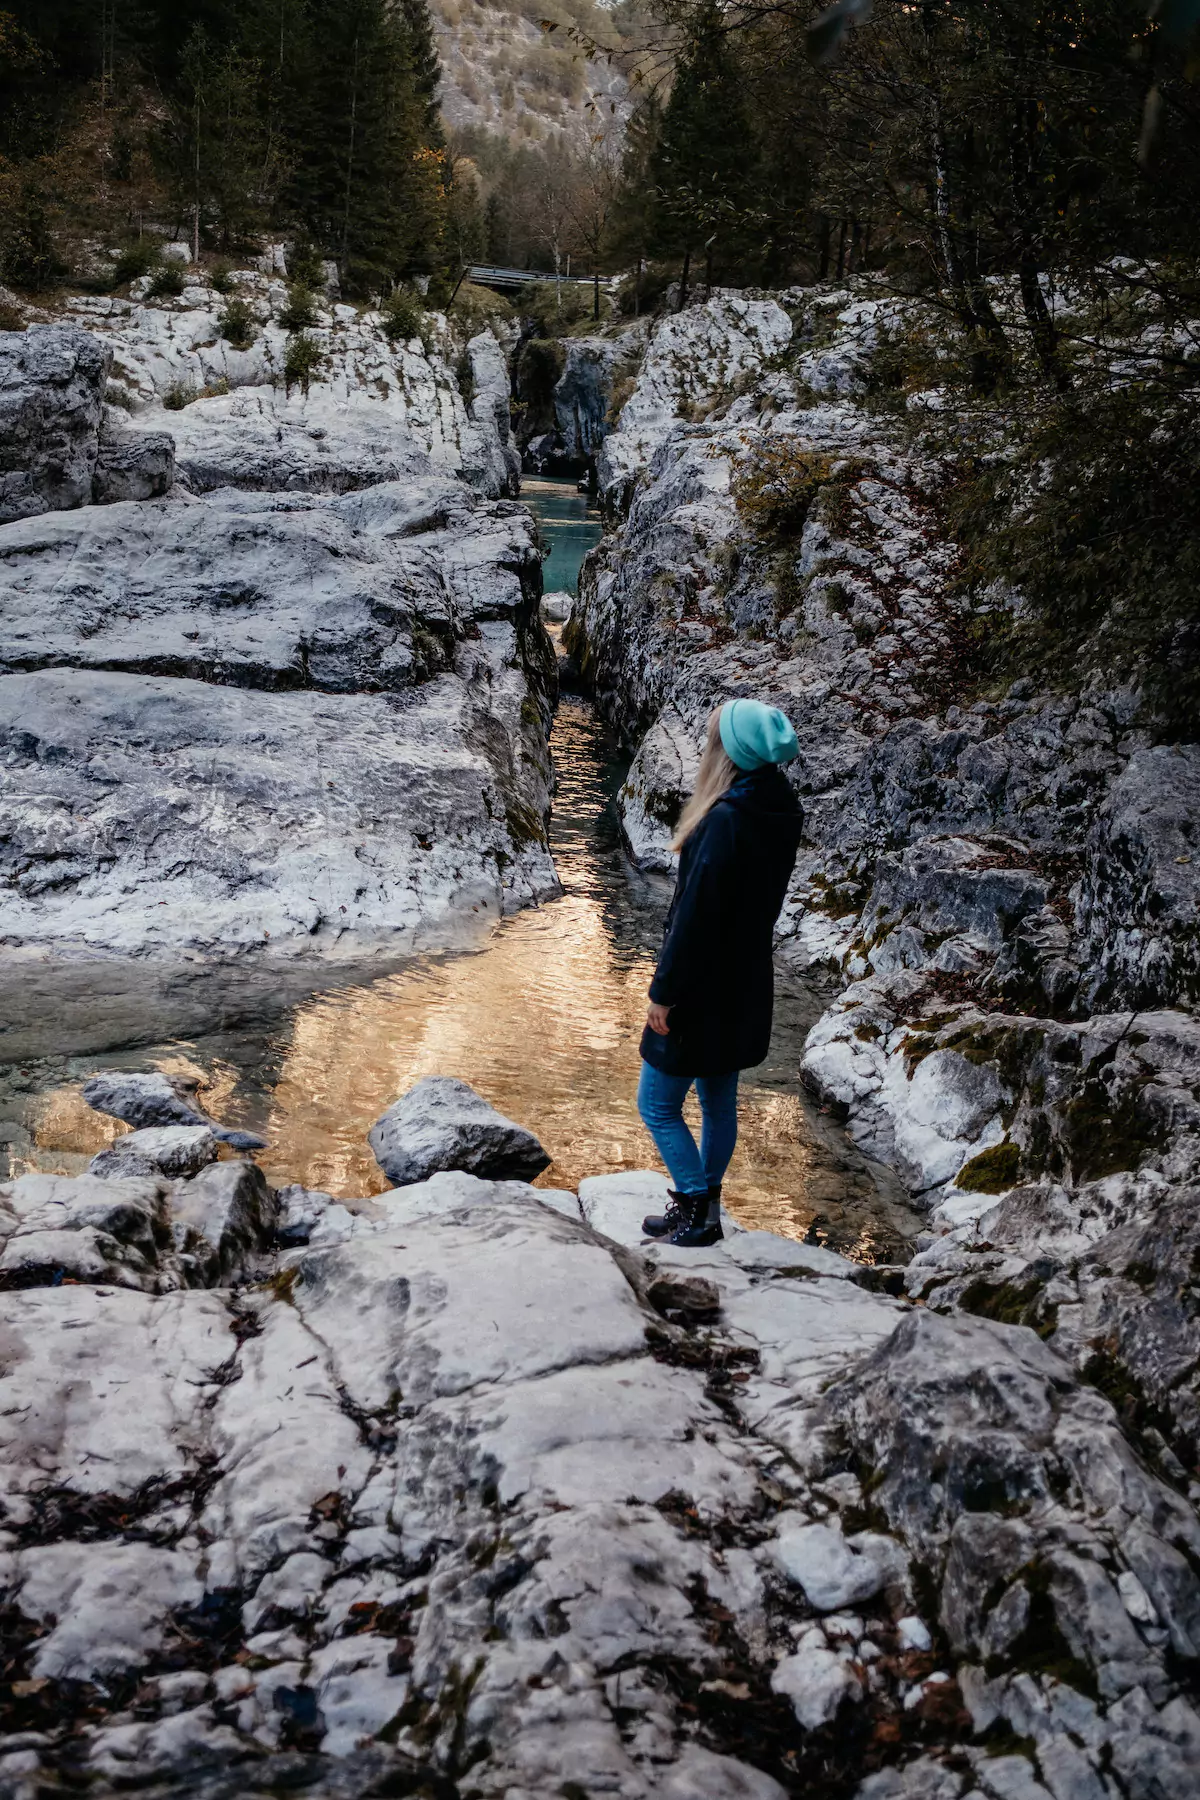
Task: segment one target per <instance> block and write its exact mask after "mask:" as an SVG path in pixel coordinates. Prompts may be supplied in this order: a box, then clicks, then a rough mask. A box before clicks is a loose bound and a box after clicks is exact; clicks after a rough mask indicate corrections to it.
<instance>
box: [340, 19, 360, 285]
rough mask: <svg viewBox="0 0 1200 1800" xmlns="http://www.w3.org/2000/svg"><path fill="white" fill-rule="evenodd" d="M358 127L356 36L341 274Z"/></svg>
mask: <svg viewBox="0 0 1200 1800" xmlns="http://www.w3.org/2000/svg"><path fill="white" fill-rule="evenodd" d="M357 125H358V34H357V32H356V33H355V36H354V63H353V70H352V74H351V77H350V137H349V141H348V143H347V146H346V201H345V206H344V208H343V211H342V273H343V275H344V274H345V272H346V259H347V255H348V246H349V243H350V194H351V190H352V184H353V181H354V137H355V131H356V129H357Z"/></svg>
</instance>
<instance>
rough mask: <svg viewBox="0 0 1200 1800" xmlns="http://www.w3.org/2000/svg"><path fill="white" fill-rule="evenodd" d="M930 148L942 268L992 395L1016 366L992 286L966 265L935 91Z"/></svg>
mask: <svg viewBox="0 0 1200 1800" xmlns="http://www.w3.org/2000/svg"><path fill="white" fill-rule="evenodd" d="M927 121H928V126H929V152H930V163H931V166H932V171H933V213H934V221H935V228H936V231H937V237H938V244H939V246H940V249H941V254H942V266H943V268H944V269H945V272H946V282H947V285H948V286H949V289H950V297H951V304H952V306H953V308H954V311H955V313H956V314H957V315H958V319H959V323H960V324H961V325H962V328H963V330H964V331H965V332H966V334H967V336H968V338H970V339H971V340H972V342H973V349H972V351H971V383H972V386H974V387H977V388H979V389H980V390H981V391H982V392H984V393H991V391H992V390H993V388H995V386H996V384H997V382H998V381H999V380H1000V379H1001V377H1002V376H1003V375H1004V374H1006V373H1007V371H1008V370H1009V368H1011V366H1012V353H1011V351H1010V349H1009V345H1008V339H1007V338H1006V337H1005V335H1004V327H1003V326H1002V325H1001V323H1000V321H999V319H998V318H997V317H996V313H995V309H994V308H993V306H992V302H991V299H990V298H989V295H988V291H987V288H986V286H985V284H984V282H983V280H982V279H981V277H980V275H979V273H978V269H976V270H975V271H974V272H973V273H972V274H971V275H968V272H967V270H966V268H965V267H964V265H963V258H962V251H961V248H960V246H959V242H958V230H957V225H956V221H955V215H954V208H953V205H952V204H951V192H950V159H949V156H948V154H947V150H946V140H945V136H944V133H943V130H942V114H941V104H940V102H939V100H938V97H937V95H936V94H931V95H930V96H929V100H928V104H927Z"/></svg>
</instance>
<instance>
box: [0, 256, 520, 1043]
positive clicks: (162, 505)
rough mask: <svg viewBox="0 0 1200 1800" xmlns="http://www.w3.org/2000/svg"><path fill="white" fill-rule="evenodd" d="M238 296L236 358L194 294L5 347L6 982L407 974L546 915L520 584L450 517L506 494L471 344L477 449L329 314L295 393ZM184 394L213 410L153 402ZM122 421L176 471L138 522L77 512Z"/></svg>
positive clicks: (249, 284) (353, 329)
mask: <svg viewBox="0 0 1200 1800" xmlns="http://www.w3.org/2000/svg"><path fill="white" fill-rule="evenodd" d="M242 287H243V289H244V290H245V292H246V293H248V294H249V295H250V296H251V299H252V300H253V301H254V303H255V304H256V305H258V306H259V309H260V313H261V318H260V324H259V335H258V338H257V340H256V342H255V344H254V346H253V347H252V349H250V350H249V351H244V352H242V351H234V350H232V349H231V348H230V347H229V346H228V344H227V343H225V341H224V340H223V339H221V338H220V337H219V335H218V329H217V324H216V320H215V317H214V311H215V308H216V306H217V304H218V297H217V296H215V295H212V294H211V293H209V292H207V291H205V292H201V291H199V290H191V289H185V291H184V294H183V296H182V299H181V300H180V301H179V302H174V301H168V302H165V303H164V304H162V305H155V304H152V303H149V302H147V303H145V304H142V303H134V302H113V301H97V300H93V299H86V298H85V299H81V300H80V301H78V302H76V303H75V305H74V308H73V309H72V310H73V311H75V312H76V313H78V314H80V315H81V316H85V317H87V318H88V319H89V321H90V323H91V324H92V325H93V326H94V327H95V332H94V334H93V335H89V334H87V333H84V332H83V331H81V330H79V329H78V328H77V327H67V328H61V327H55V326H44V327H34V328H32V329H30V330H29V331H28V332H25V333H11V334H6V335H4V336H3V337H0V368H2V369H3V370H4V371H5V378H4V385H3V389H2V391H3V395H4V404H5V405H6V406H7V407H8V409H9V412H10V413H11V415H12V417H14V418H17V419H20V420H23V421H24V422H25V426H26V427H28V429H25V430H24V435H23V436H21V437H20V438H17V439H13V438H10V440H9V444H8V454H9V457H10V460H12V459H13V458H15V459H16V460H17V461H20V462H22V463H23V464H24V469H23V471H17V473H16V475H15V476H14V479H13V481H12V482H10V487H11V491H12V493H13V494H14V495H15V496H16V510H17V511H18V512H23V513H26V514H32V515H34V516H26V517H18V518H15V519H13V520H11V522H10V523H8V524H6V525H0V745H2V746H3V748H2V750H0V818H2V824H0V896H2V906H0V936H2V937H3V940H4V942H5V943H6V944H7V945H8V947H9V949H10V951H11V952H12V953H13V954H14V956H16V957H17V960H18V961H20V962H21V963H22V966H23V967H27V968H29V969H32V968H33V963H37V964H38V965H39V966H40V964H41V963H43V962H44V961H45V957H46V955H47V953H50V954H52V956H53V957H54V958H55V959H57V960H61V959H64V958H65V959H70V958H71V957H80V956H82V957H85V958H86V957H89V956H95V955H97V954H103V955H109V956H111V955H114V954H116V955H120V956H122V957H137V958H150V959H168V960H169V959H175V960H178V959H180V958H192V959H194V958H202V959H203V958H208V957H216V958H228V957H230V956H236V955H241V954H243V953H245V952H248V951H251V950H257V951H258V952H259V954H260V957H261V956H263V955H266V956H270V957H272V958H284V959H287V958H291V959H293V960H294V959H296V958H300V959H302V960H304V959H307V960H312V961H314V962H319V961H320V960H322V959H324V958H327V957H329V956H335V957H341V956H344V955H348V954H351V953H353V954H355V955H357V954H359V953H362V954H364V955H365V954H372V953H375V952H378V951H379V950H381V949H383V950H390V951H402V950H406V949H409V948H412V947H414V946H415V945H417V944H421V943H425V942H428V941H431V940H437V939H438V938H439V937H444V936H445V935H446V934H447V933H451V934H453V933H455V932H457V931H459V930H461V929H462V928H463V921H464V919H465V920H472V921H478V920H479V919H481V918H483V917H485V916H487V915H488V914H490V915H491V916H493V917H495V916H496V915H497V914H498V913H499V912H500V911H501V910H502V909H503V908H507V907H512V906H516V905H520V904H523V903H525V902H527V901H528V900H529V899H531V898H533V897H535V896H536V895H538V894H541V893H546V892H550V891H553V888H554V886H555V880H554V872H553V867H552V865H551V863H550V859H549V856H548V852H547V850H546V846H545V820H546V813H547V808H548V796H549V780H550V771H549V762H548V754H547V750H546V734H547V730H548V726H549V719H550V709H551V705H552V696H553V687H554V663H553V655H552V651H551V649H550V646H549V641H548V639H547V638H546V637H545V634H544V631H543V629H542V627H541V624H540V621H539V618H538V612H537V607H538V600H539V597H540V593H541V568H540V560H539V556H538V552H537V548H536V545H535V543H534V539H533V534H532V529H531V524H530V520H529V516H528V514H527V513H526V512H525V510H524V509H523V508H521V507H518V506H516V505H513V504H512V503H511V502H509V501H507V500H504V499H497V498H481V497H480V496H479V493H478V491H477V490H478V489H480V488H482V489H483V490H484V492H485V494H492V495H494V494H496V493H497V492H499V491H502V490H503V489H504V488H506V487H507V486H508V485H510V483H511V480H512V478H513V477H512V464H513V461H514V458H513V454H512V452H511V450H510V449H509V447H508V444H507V439H506V432H507V421H506V419H504V420H502V419H501V417H500V415H499V413H498V412H497V409H496V408H495V406H494V404H491V402H490V398H489V395H490V390H489V389H488V386H487V379H488V378H489V377H494V376H495V372H496V371H495V368H494V367H493V366H492V365H493V364H497V363H498V364H499V365H500V366H501V367H502V358H501V357H500V353H499V350H498V347H497V346H496V345H495V344H494V341H493V340H491V339H490V337H488V336H487V334H484V336H483V337H482V338H479V339H476V340H475V341H474V343H473V345H472V346H471V348H470V354H471V357H472V360H473V363H474V364H476V365H478V367H479V371H480V375H479V380H478V385H477V390H476V396H475V402H474V405H475V410H476V413H477V419H476V420H475V421H473V420H472V419H470V418H469V417H468V415H467V412H466V410H465V407H464V403H463V400H462V397H461V395H460V394H459V392H458V389H457V387H456V386H455V384H454V380H453V377H452V376H451V374H450V371H449V369H448V367H447V365H446V363H445V362H444V361H443V360H442V358H441V357H440V355H439V354H438V353H437V352H436V351H434V352H432V353H431V354H427V353H426V352H425V351H424V350H423V349H422V348H420V347H419V346H416V345H415V344H414V345H413V346H409V347H404V346H401V347H400V348H398V349H393V348H391V347H390V346H389V345H388V344H387V341H386V339H385V338H384V337H383V335H382V333H381V331H380V330H379V328H378V321H377V320H375V321H372V320H371V318H370V317H369V316H368V317H366V318H365V320H364V319H363V318H362V317H361V316H360V315H358V314H356V313H353V312H352V309H350V308H334V309H333V310H332V312H327V313H326V314H325V315H324V317H325V323H324V325H323V326H321V327H319V328H318V329H317V330H316V331H315V332H314V334H313V335H314V338H316V339H319V340H320V343H321V345H322V349H323V355H324V357H325V362H324V364H323V370H324V376H325V379H324V380H323V381H322V382H321V383H319V384H318V383H314V384H313V385H312V386H311V387H310V389H309V392H308V393H307V394H305V393H304V392H302V391H301V390H300V389H299V388H298V387H296V388H293V390H292V392H291V393H290V394H289V393H288V391H287V388H286V385H285V384H281V383H280V382H279V380H278V375H279V371H280V369H281V367H282V362H283V343H284V333H283V330H282V328H279V327H276V326H275V325H274V324H273V323H271V319H270V316H269V313H270V308H271V307H272V306H275V305H276V303H277V301H278V299H279V298H280V296H281V295H282V293H283V290H282V287H281V286H280V285H279V284H275V286H274V287H272V285H271V284H270V283H269V282H268V281H267V279H266V278H265V277H258V276H254V277H249V276H248V277H247V278H246V280H245V281H244V282H243V283H242ZM276 288H278V290H279V291H278V293H276V291H275V289H276ZM343 315H345V316H343ZM433 329H434V330H435V331H438V330H440V329H441V328H440V327H439V326H437V324H436V322H435V325H434V327H433ZM489 352H491V353H492V354H491V355H490V357H489ZM218 375H220V380H218ZM201 381H203V382H205V383H206V384H207V385H208V387H209V389H210V390H211V389H212V388H214V387H216V386H219V385H221V383H222V382H226V381H227V382H229V383H230V384H231V385H230V388H229V392H227V393H217V392H212V393H210V397H209V398H207V399H199V400H196V401H195V402H194V403H192V404H188V405H186V406H182V407H181V406H179V405H177V404H176V405H173V406H172V407H164V406H163V404H162V401H163V400H164V399H173V400H174V401H175V402H178V401H179V400H180V398H181V397H182V398H186V397H187V396H188V395H189V394H190V393H192V392H193V391H195V386H196V384H197V383H200V382H201ZM493 385H494V382H493ZM114 391H116V392H117V393H118V394H119V395H120V396H121V398H122V405H121V407H120V408H117V407H113V406H111V405H109V404H107V402H108V401H109V400H111V398H112V395H113V393H114ZM129 408H132V409H133V413H132V417H133V419H134V422H135V427H136V428H140V427H142V426H143V425H150V426H153V427H155V430H154V432H153V433H151V434H150V435H149V437H147V436H146V435H144V434H142V435H139V434H138V431H137V429H135V428H130V431H129V440H130V441H132V442H136V443H140V444H143V445H144V444H145V443H147V442H150V443H152V444H153V443H157V442H165V443H166V444H167V446H168V449H170V447H171V444H172V442H173V444H174V484H173V485H172V486H171V487H170V489H169V491H168V492H166V493H163V494H160V496H159V497H154V496H155V493H156V489H155V487H154V486H153V485H151V486H150V487H148V488H147V489H146V490H145V491H146V492H147V493H148V495H149V496H150V497H147V498H143V499H140V500H139V499H118V498H117V494H116V493H115V492H114V491H113V488H112V486H111V485H110V486H109V488H108V489H106V490H104V491H100V472H102V471H103V470H104V468H105V466H106V463H105V456H106V450H105V446H106V444H108V443H109V442H111V441H112V438H111V434H110V435H108V436H106V433H107V432H109V423H108V422H109V421H110V420H111V419H112V418H113V417H114V416H115V418H116V419H118V420H120V421H125V420H126V419H127V418H129V417H130V414H129ZM38 419H43V421H49V424H48V425H45V428H44V429H40V430H35V429H34V428H33V427H34V424H35V422H36V420H38ZM159 427H163V428H165V430H168V431H169V433H170V436H169V437H167V436H165V433H164V432H162V431H159V430H158V429H157V428H159ZM52 464H53V465H54V467H55V468H58V469H60V471H61V478H57V477H56V478H52V475H51V471H50V465H52ZM464 477H469V478H471V479H473V481H474V482H475V490H473V488H472V486H471V485H469V483H468V480H467V479H464ZM163 485H165V484H163ZM118 491H119V490H118ZM101 499H103V500H108V501H111V502H112V503H110V504H105V505H96V504H89V502H91V501H95V500H101ZM49 506H53V507H54V508H55V510H46V508H47V507H49ZM34 952H38V953H40V954H37V955H34V956H33V962H30V955H31V953H34ZM10 977H11V979H12V980H13V981H17V977H16V974H15V972H14V964H13V962H12V960H11V958H10ZM10 999H11V996H10ZM16 1010H18V1011H19V1010H20V1009H19V1007H18V1008H17V1009H16ZM11 1018H12V1013H11V1012H10V1022H11Z"/></svg>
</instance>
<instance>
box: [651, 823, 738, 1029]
mask: <svg viewBox="0 0 1200 1800" xmlns="http://www.w3.org/2000/svg"><path fill="white" fill-rule="evenodd" d="M725 811H726V809H725V808H724V807H721V808H714V810H713V811H712V812H710V813H709V814H708V817H707V818H706V819H704V820H703V822H702V823H701V824H700V825H699V826H698V827H697V829H696V832H695V835H694V836H693V838H692V840H691V842H690V843H689V845H688V847H687V848H688V850H689V851H690V855H685V856H684V857H683V858H682V859H681V861H680V868H679V885H678V886H677V888H676V890H675V900H674V903H673V905H672V907H671V914H670V917H669V918H668V920H667V928H666V932H665V934H664V936H663V946H662V949H661V951H660V952H659V957H658V967H657V968H656V969H655V971H654V980H653V981H652V982H651V983H650V998H651V1000H653V1001H654V1002H655V1003H656V1005H659V1006H676V1005H678V1004H679V1002H680V1001H681V1000H684V999H686V998H687V997H688V996H689V995H690V994H692V993H694V992H695V990H696V989H697V988H700V987H702V986H703V985H704V982H705V979H706V977H707V976H709V975H711V968H712V957H713V955H714V954H715V953H716V952H717V951H718V949H719V947H720V942H721V935H722V933H721V921H722V916H723V914H724V912H725V893H726V887H727V883H728V879H729V866H730V856H729V851H730V845H729V842H728V837H729V832H728V829H727V824H726V820H725V817H724V814H725Z"/></svg>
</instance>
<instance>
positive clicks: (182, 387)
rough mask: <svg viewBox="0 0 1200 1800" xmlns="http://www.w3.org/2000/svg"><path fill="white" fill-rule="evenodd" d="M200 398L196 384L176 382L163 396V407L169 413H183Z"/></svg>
mask: <svg viewBox="0 0 1200 1800" xmlns="http://www.w3.org/2000/svg"><path fill="white" fill-rule="evenodd" d="M199 398H200V396H199V394H198V393H197V391H196V387H195V383H194V382H191V381H176V382H175V383H174V384H173V385H172V386H171V387H169V388H168V389H167V391H166V393H165V394H164V395H163V405H164V406H165V407H166V409H167V411H168V412H182V411H183V409H184V407H185V406H190V405H191V404H192V401H193V400H198V399H199Z"/></svg>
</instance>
